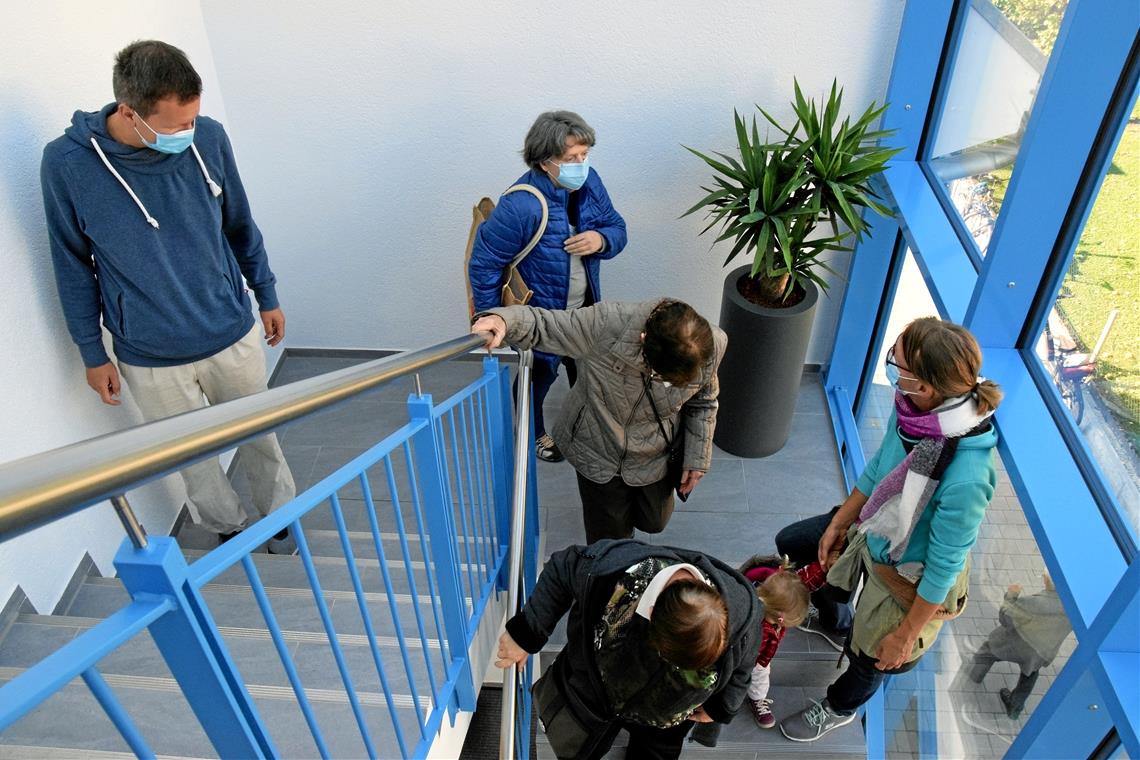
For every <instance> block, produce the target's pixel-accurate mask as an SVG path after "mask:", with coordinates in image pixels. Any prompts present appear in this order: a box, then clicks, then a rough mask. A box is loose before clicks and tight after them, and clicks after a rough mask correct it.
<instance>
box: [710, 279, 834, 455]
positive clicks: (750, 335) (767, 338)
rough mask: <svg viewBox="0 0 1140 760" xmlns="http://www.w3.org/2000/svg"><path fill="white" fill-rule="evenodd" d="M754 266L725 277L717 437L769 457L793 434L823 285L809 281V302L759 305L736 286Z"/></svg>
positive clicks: (731, 447)
mask: <svg viewBox="0 0 1140 760" xmlns="http://www.w3.org/2000/svg"><path fill="white" fill-rule="evenodd" d="M750 269H751V267H750V266H743V267H740V268H739V269H734V270H732V271H731V272H729V273H728V277H727V278H725V281H724V297H723V299H722V301H721V307H720V327H721V329H722V330H724V331H725V333H727V334H728V349H727V350H726V351H725V353H724V359H723V360H722V361H721V363H720V372H719V373H718V377H719V379H720V396H719V400H720V409H719V411H718V412H717V415H716V434H715V435H714V437H713V440H714V441H715V442H716V445H717V446H720V447H721V448H722V449H724V450H725V451H727V452H729V453H730V454H736V455H737V456H742V457H766V456H768V455H769V454H775V453H776V452H777V451H779V450H780V449H781V448H783V446H784V444H785V443H786V442H787V440H788V433H790V432H791V428H792V414H793V413H794V412H795V409H796V397H797V396H798V395H799V392H800V378H801V376H802V375H803V370H804V358H805V357H806V356H807V347H808V340H809V339H810V338H811V326H812V320H813V319H814V318H815V307H816V304H817V303H818V302H819V289H818V288H817V287H816V286H815V285H814V284H812V283H811V282H807V283H805V287H806V288H807V293H806V295H805V296H804V298H803V300H802V301H800V302H799V303H798V304H796V305H795V306H790V307H788V308H786V309H772V308H768V307H765V306H757V305H756V304H754V303H752V302H750V301H748V300H747V299H746V298H745V297H744V296H742V295H740V291H739V290H737V288H736V283H737V281H739V280H740V278H741V277H746V276H748V273H749V271H750Z"/></svg>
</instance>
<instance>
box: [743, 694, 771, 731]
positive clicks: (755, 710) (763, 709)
mask: <svg viewBox="0 0 1140 760" xmlns="http://www.w3.org/2000/svg"><path fill="white" fill-rule="evenodd" d="M748 704H749V706H750V707H751V708H752V717H753V718H755V719H756V725H758V726H760V728H775V727H776V716H775V715H773V714H772V700H770V699H766V698H765V699H752V698H751V697H750V698H749V699H748Z"/></svg>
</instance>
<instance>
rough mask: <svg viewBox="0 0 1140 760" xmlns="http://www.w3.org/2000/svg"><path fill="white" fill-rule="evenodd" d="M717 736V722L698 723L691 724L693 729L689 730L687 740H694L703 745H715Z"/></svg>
mask: <svg viewBox="0 0 1140 760" xmlns="http://www.w3.org/2000/svg"><path fill="white" fill-rule="evenodd" d="M719 738H720V724H719V723H698V724H697V725H695V726H693V730H692V731H690V732H689V741H691V742H696V743H697V744H700V745H703V746H705V747H715V746H716V742H717V739H719Z"/></svg>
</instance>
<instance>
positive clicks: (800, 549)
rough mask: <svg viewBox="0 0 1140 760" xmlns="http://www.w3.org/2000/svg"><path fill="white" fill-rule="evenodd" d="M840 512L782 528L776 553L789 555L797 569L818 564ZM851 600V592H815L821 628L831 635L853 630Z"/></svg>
mask: <svg viewBox="0 0 1140 760" xmlns="http://www.w3.org/2000/svg"><path fill="white" fill-rule="evenodd" d="M838 509H839V507H836V508H835V509H832V510H831V511H830V512H828V513H827V514H825V515H817V516H816V517H809V518H807V519H806V520H800V521H799V522H795V523H792V524H791V525H788V526H785V527H784V528H782V529H781V530H780V532H779V533H777V534H776V551H777V552H779V553H780V554H786V555H787V556H788V559H790V560H791V561H792V563H793V564H794V565H795V566H796V567H804V566H806V565H810V564H811V563H812V562H815V561H816V560H817V559H819V540H820V539H821V538H823V533H824V531H826V530H827V526H828V524H829V523H830V522H831V518H832V517H833V516H834V515H835V513H836V511H838ZM850 598H851V594H850V593H849V592H847V591H844V590H843V589H840V588H835V587H834V586H829V585H824V587H823V588H821V589H819V590H818V591H813V592H812V595H811V603H812V604H814V605H815V608H816V609H817V610H819V622H820V625H822V626H823V627H824V628H827V629H828V630H831V631H839V632H842V631H846V630H848V629H849V628H850V627H851V606H850V605H849V604H848V601H849V600H850Z"/></svg>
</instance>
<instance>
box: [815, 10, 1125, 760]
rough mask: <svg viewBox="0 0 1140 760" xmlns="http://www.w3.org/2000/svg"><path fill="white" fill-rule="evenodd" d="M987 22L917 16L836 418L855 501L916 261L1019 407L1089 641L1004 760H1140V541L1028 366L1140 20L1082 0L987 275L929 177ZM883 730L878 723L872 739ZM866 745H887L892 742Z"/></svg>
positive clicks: (896, 97) (1021, 437) (1000, 221)
mask: <svg viewBox="0 0 1140 760" xmlns="http://www.w3.org/2000/svg"><path fill="white" fill-rule="evenodd" d="M978 9H982V10H983V11H984V12H987V13H988V12H994V11H995V9H994V8H993V7H992V6H991V5H990V3H989V2H988V0H909V1H908V3H907V7H906V10H905V12H904V15H903V19H902V25H901V28H900V34H899V42H898V47H897V50H896V54H895V63H894V70H893V71H892V75H891V81H890V84H889V87H888V96H887V101H888V103H890V108H889V110H888V111H887V113H886V114H884V117H883V126H884V127H885V128H894V129H896V130H898V132H897V135H896V137H895V138H894V141H893V142H894V144H895V145H902V146H905V147H906V150H905V151H904V152H903V153H901V154H900V155H899V156H898V158H897V159H896V160H895V161H894V162H893V164H892V166H891V167H890V168H889V170H888V171H887V172H886V173H885V177H884V181H885V191H886V195H887V197H888V198H889V199H890V200H891V202H892V203H893V204H894V207H895V209H896V212H897V214H898V216H897V218H896V219H895V220H894V221H893V222H890V223H880V224H877V225H876V229H875V234H874V236H873V237H871V238H869V239H866V240H864V241H863V242H862V243H861V244H860V246H859V247H858V249H857V250H856V252H855V255H854V256H853V257H852V268H851V272H850V274H849V277H848V287H847V289H846V292H845V294H844V302H843V306H842V310H841V314H840V319H839V323H838V326H837V330H836V342H835V347H834V349H833V353H832V356H831V359H830V361H829V363H828V366H827V368H826V372H825V390H826V392H827V398H828V404H829V408H830V411H831V414H832V419H833V427H834V430H835V433H836V438H837V442H838V445H839V449H840V454H841V458H842V461H843V465H844V472H845V475H846V477H847V479H848V484H849V485H851V484H853V483H854V480H855V478H856V477H857V475H858V473H859V471H860V470H861V468H862V466H863V463H864V461H865V455H867V454H869V453H870V452H864V451H863V448H862V445H861V443H860V440H859V436H858V428H857V426H856V424H855V420H856V419H857V418H858V415H859V413H860V411H861V409H862V405H863V404H864V402H865V398H864V397H865V395H866V393H867V389H868V388H869V386H870V378H871V376H872V374H873V372H874V364H875V362H876V361H877V356H878V353H877V352H878V348H879V346H880V345H881V343H882V340H883V331H884V330H885V326H886V318H887V315H888V314H889V313H890V310H891V304H892V302H893V300H894V298H895V295H896V293H895V289H896V285H897V279H898V272H899V270H900V267H901V259H902V257H903V256H904V253H905V250H906V249H907V248H908V247H909V248H910V249H911V250H912V251H913V253H914V256H915V258H916V261H917V263H918V265H919V268H920V269H921V271H922V275H923V278H924V280H925V281H926V284H927V286H928V288H929V289H930V292H931V295H932V298H933V299H934V301H935V303H936V305H937V307H938V310H939V311H940V312H941V314H942V316H943V317H945V318H950V319H953V320H955V321H958V322H961V323H963V324H965V325H966V326H968V327H969V328H970V329H971V330H972V331H973V332H974V334H975V335H976V336H977V337H978V339H979V342H980V343H981V344H982V346H983V350H984V352H985V355H986V367H985V370H984V371H985V372H986V374H987V375H989V376H992V377H995V378H997V379H998V380H999V381H1000V382H1001V383H1002V385H1003V386H1004V388H1005V390H1006V402H1005V403H1003V405H1002V408H1001V409H1000V410H999V413H998V417H997V423H998V427H999V431H1000V434H1001V443H1000V451H1001V454H1002V458H1003V460H1004V461H1005V462H1006V465H1007V467H1008V469H1009V475H1010V479H1011V481H1012V482H1013V486H1014V490H1015V491H1016V495H1017V497H1018V499H1019V501H1020V502H1021V505H1022V507H1023V509H1024V512H1025V518H1026V521H1027V522H1028V524H1029V525H1030V527H1031V529H1032V532H1033V536H1034V538H1035V540H1036V542H1037V544H1038V546H1039V548H1040V551H1041V553H1042V556H1043V558H1044V560H1045V563H1046V565H1047V567H1048V569H1049V571H1050V574H1051V575H1052V576H1053V577H1054V580H1055V581H1056V583H1057V589H1058V593H1059V595H1060V597H1061V599H1062V601H1063V603H1064V607H1065V611H1066V613H1067V614H1068V617H1069V619H1070V620H1071V621H1072V625H1073V628H1074V631H1075V632H1076V635H1077V646H1076V649H1075V651H1074V652H1073V654H1072V656H1071V657H1070V659H1069V661H1068V663H1067V664H1066V665H1065V667H1064V668H1063V670H1062V671H1061V673H1060V674H1059V675H1058V677H1057V679H1056V681H1055V683H1054V685H1053V687H1052V688H1051V689H1050V690H1049V692H1048V693H1047V694H1046V695H1045V697H1044V698H1043V699H1042V701H1041V703H1040V705H1039V706H1038V707H1037V709H1036V711H1034V713H1033V714H1032V716H1031V717H1030V718H1029V720H1028V721H1027V722H1026V724H1025V726H1024V727H1023V728H1022V730H1021V732H1020V734H1019V736H1018V737H1017V739H1016V741H1014V743H1013V745H1012V746H1011V747H1010V748H1009V750H1008V753H1007V756H1010V757H1024V756H1034V755H1039V754H1042V753H1043V749H1044V748H1046V747H1047V748H1048V749H1049V753H1048V754H1050V755H1056V754H1057V751H1058V749H1059V748H1062V747H1063V748H1064V749H1065V751H1066V752H1069V753H1071V754H1072V755H1073V756H1077V755H1080V756H1088V755H1089V754H1091V753H1092V752H1094V751H1096V750H1098V749H1100V750H1104V749H1105V748H1109V749H1111V745H1112V742H1114V741H1119V743H1120V744H1122V745H1123V747H1124V749H1125V750H1126V751H1127V752H1128V753H1129V755H1130V756H1132V757H1140V743H1138V739H1137V725H1138V723H1140V697H1138V696H1137V695H1138V686H1137V684H1138V681H1140V644H1138V640H1137V633H1136V620H1137V619H1140V610H1138V602H1137V597H1138V591H1140V563H1136V562H1133V561H1132V560H1133V559H1134V557H1135V555H1136V549H1137V547H1136V539H1135V534H1134V533H1133V532H1132V531H1131V529H1130V527H1129V526H1128V525H1127V523H1126V522H1125V521H1124V520H1122V518H1121V514H1120V511H1119V505H1118V504H1117V503H1116V500H1115V498H1114V496H1113V494H1112V493H1111V491H1110V489H1108V488H1107V487H1106V485H1105V481H1104V477H1103V473H1102V472H1101V470H1100V468H1099V467H1098V466H1097V462H1096V461H1095V460H1094V459H1093V458H1092V457H1091V456H1090V455H1089V452H1088V450H1087V447H1086V446H1085V444H1084V441H1083V438H1082V436H1081V435H1079V433H1078V432H1077V431H1076V430H1075V428H1074V426H1073V424H1072V422H1071V420H1070V419H1069V418H1068V416H1067V415H1066V414H1065V413H1064V412H1063V410H1062V409H1061V408H1060V407H1059V399H1058V396H1057V392H1056V390H1055V388H1054V387H1053V385H1052V382H1051V380H1050V378H1049V377H1048V375H1047V374H1046V373H1045V372H1044V370H1043V369H1042V366H1041V362H1040V361H1039V359H1038V358H1037V356H1036V354H1035V353H1034V350H1033V348H1034V342H1035V340H1036V337H1037V336H1038V335H1039V334H1040V331H1041V329H1042V325H1043V323H1044V320H1045V317H1046V314H1047V313H1048V311H1049V308H1050V307H1051V305H1052V303H1053V300H1054V299H1055V297H1056V294H1057V292H1058V288H1059V287H1060V283H1061V279H1062V277H1063V276H1064V273H1065V271H1066V270H1067V268H1068V265H1069V261H1070V259H1071V257H1072V252H1073V249H1074V246H1075V244H1076V241H1077V239H1078V237H1079V235H1080V231H1081V228H1082V227H1083V225H1084V222H1085V220H1086V218H1087V215H1088V213H1089V209H1090V207H1091V205H1092V202H1093V200H1094V199H1095V197H1096V191H1097V188H1098V187H1099V186H1100V183H1101V181H1102V179H1103V177H1104V174H1105V171H1106V169H1107V165H1108V163H1109V159H1110V157H1111V156H1112V154H1113V151H1114V149H1115V145H1116V143H1117V140H1118V139H1119V136H1120V133H1121V129H1122V128H1123V124H1124V122H1125V121H1126V119H1127V115H1128V110H1129V108H1130V107H1131V104H1132V102H1133V100H1134V99H1135V95H1136V91H1137V77H1138V72H1140V63H1138V58H1140V55H1138V52H1137V51H1138V50H1140V42H1138V40H1140V35H1138V31H1140V8H1137V6H1136V4H1135V3H1134V2H1133V1H1132V0H1069V2H1068V4H1067V7H1066V8H1065V14H1064V18H1063V21H1062V23H1061V27H1060V31H1059V33H1058V36H1057V40H1056V43H1055V45H1054V47H1053V50H1052V54H1051V55H1050V56H1049V58H1048V59H1047V61H1046V62H1044V71H1043V74H1042V75H1041V78H1040V84H1039V87H1038V89H1037V92H1036V94H1035V97H1034V99H1033V106H1032V111H1031V112H1030V113H1029V116H1028V119H1027V120H1026V122H1025V124H1024V129H1023V131H1022V132H1021V135H1020V145H1019V146H1018V152H1017V160H1016V163H1015V164H1014V166H1013V170H1012V174H1011V176H1010V180H1009V184H1008V187H1007V190H1006V194H1005V198H1004V201H1003V204H1002V209H1001V213H1000V214H999V216H998V218H997V220H996V224H995V226H994V229H993V234H992V237H991V239H990V242H989V248H988V251H987V253H986V256H985V257H984V258H983V257H982V256H981V255H980V252H979V250H978V248H977V246H976V245H975V244H974V241H973V239H972V237H971V236H970V235H969V234H968V233H967V232H966V230H965V227H964V225H963V224H962V219H961V216H960V215H959V213H958V212H957V209H956V208H955V207H954V205H953V204H952V203H951V202H950V199H949V197H948V196H947V194H946V191H945V189H944V188H943V186H942V182H941V180H940V179H939V177H938V174H937V172H936V171H935V169H934V168H932V166H931V162H932V160H936V158H937V157H935V156H933V155H932V153H933V147H934V136H935V135H936V134H937V130H938V129H939V125H940V124H941V122H942V119H943V115H944V114H943V110H944V109H945V107H946V102H947V89H948V87H949V83H950V79H951V77H952V71H953V67H954V62H955V59H956V56H957V55H958V52H959V50H960V46H961V44H962V37H963V30H964V28H965V24H966V17H967V14H968V13H970V12H971V11H978ZM951 625H953V623H951ZM879 704H881V700H880V702H879ZM1094 706H1095V707H1096V708H1098V709H1096V710H1094V709H1093V708H1094ZM870 709H875V708H870ZM882 723H883V722H882V719H881V716H873V715H872V716H869V719H868V721H867V726H868V727H872V726H876V725H879V726H881V725H882ZM1106 742H1107V744H1106ZM869 746H880V747H881V746H883V745H882V737H878V736H876V737H869ZM932 746H937V743H936V742H935V743H934V745H932ZM1062 754H1063V753H1062Z"/></svg>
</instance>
